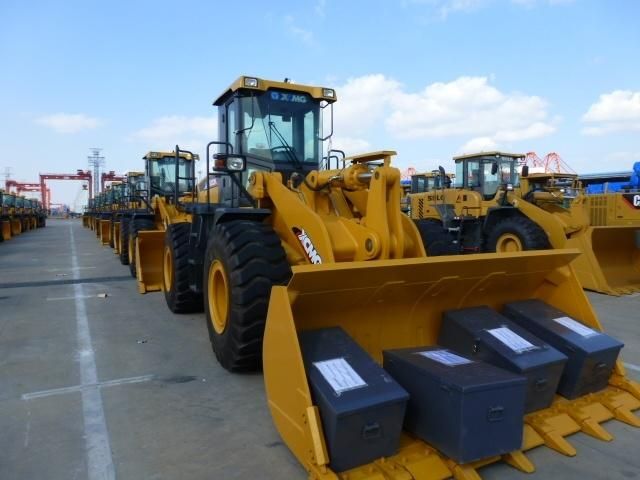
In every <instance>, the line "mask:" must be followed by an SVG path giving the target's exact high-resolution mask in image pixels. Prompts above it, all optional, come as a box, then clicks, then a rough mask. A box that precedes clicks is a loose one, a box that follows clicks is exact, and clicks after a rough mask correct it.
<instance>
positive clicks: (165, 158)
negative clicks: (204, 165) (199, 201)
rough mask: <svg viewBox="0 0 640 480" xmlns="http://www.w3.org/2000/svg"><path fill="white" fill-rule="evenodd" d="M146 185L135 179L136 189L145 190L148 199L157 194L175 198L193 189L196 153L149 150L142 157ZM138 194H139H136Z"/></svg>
mask: <svg viewBox="0 0 640 480" xmlns="http://www.w3.org/2000/svg"><path fill="white" fill-rule="evenodd" d="M143 158H144V160H145V161H146V162H145V173H146V177H147V179H148V185H144V184H141V183H140V181H139V180H137V181H136V188H135V189H136V191H138V192H140V191H142V190H146V191H147V192H148V193H147V196H148V199H152V198H153V197H154V196H156V195H158V196H160V197H164V198H173V199H174V201H175V199H176V198H179V197H181V196H182V195H185V194H186V193H188V192H193V191H194V189H195V162H194V160H197V159H198V156H197V155H191V154H190V153H187V152H179V154H178V155H176V153H175V152H149V153H147V154H146V155H145V156H144V157H143ZM138 196H139V195H138Z"/></svg>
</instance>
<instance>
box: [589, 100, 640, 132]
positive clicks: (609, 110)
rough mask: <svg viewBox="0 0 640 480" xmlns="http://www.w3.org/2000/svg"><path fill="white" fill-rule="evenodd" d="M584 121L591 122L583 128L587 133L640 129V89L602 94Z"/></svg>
mask: <svg viewBox="0 0 640 480" xmlns="http://www.w3.org/2000/svg"><path fill="white" fill-rule="evenodd" d="M582 121H583V122H585V123H588V124H590V126H588V127H585V128H584V129H583V130H582V133H584V134H586V135H603V134H605V133H610V132H621V131H629V132H633V131H640V91H638V92H632V91H630V90H615V91H613V92H611V93H604V94H602V95H600V98H599V99H598V101H597V102H596V103H594V104H592V105H591V106H590V107H589V110H588V111H587V113H585V114H584V115H583V116H582Z"/></svg>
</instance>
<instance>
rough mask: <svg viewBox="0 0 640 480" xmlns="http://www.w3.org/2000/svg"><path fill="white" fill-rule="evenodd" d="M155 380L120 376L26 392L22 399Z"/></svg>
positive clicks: (148, 377) (145, 376)
mask: <svg viewBox="0 0 640 480" xmlns="http://www.w3.org/2000/svg"><path fill="white" fill-rule="evenodd" d="M151 380H153V375H141V376H139V377H129V378H118V379H116V380H107V381H106V382H99V383H94V384H92V385H74V386H73V387H62V388H52V389H50V390H40V391H39V392H31V393H25V394H24V395H22V400H33V399H34V398H43V397H51V396H53V395H64V394H67V393H75V392H82V391H84V390H87V389H89V388H103V387H115V386H117V385H128V384H131V383H143V382H149V381H151Z"/></svg>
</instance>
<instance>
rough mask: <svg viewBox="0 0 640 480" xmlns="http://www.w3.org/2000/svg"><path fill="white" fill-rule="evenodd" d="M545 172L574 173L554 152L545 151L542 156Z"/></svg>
mask: <svg viewBox="0 0 640 480" xmlns="http://www.w3.org/2000/svg"><path fill="white" fill-rule="evenodd" d="M544 163H545V167H546V168H545V172H553V173H576V172H575V170H574V169H573V168H571V167H570V166H569V164H568V163H567V162H565V161H564V160H562V157H561V156H560V155H558V154H557V153H556V152H551V153H547V154H546V155H545V156H544Z"/></svg>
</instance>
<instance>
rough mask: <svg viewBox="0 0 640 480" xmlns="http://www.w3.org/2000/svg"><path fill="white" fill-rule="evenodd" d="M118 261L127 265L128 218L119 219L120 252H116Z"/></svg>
mask: <svg viewBox="0 0 640 480" xmlns="http://www.w3.org/2000/svg"><path fill="white" fill-rule="evenodd" d="M118 257H119V258H120V263H121V264H122V265H129V219H128V218H125V217H122V218H121V219H120V252H118Z"/></svg>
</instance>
